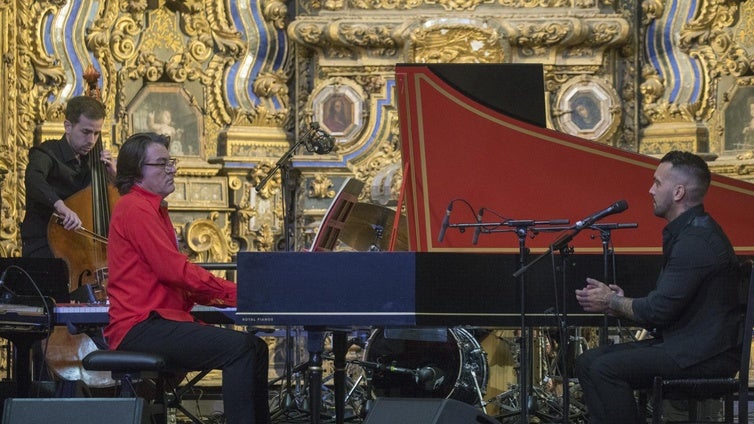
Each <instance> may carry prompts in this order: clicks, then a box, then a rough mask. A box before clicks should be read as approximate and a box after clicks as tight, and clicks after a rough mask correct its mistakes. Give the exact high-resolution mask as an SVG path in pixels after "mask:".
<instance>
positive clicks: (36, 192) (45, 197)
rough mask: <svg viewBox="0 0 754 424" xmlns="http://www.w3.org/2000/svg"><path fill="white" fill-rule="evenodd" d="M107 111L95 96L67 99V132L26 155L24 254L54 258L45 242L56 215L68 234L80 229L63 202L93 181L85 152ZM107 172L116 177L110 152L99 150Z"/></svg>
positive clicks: (100, 130)
mask: <svg viewBox="0 0 754 424" xmlns="http://www.w3.org/2000/svg"><path fill="white" fill-rule="evenodd" d="M104 121H105V107H104V106H103V105H102V103H101V102H100V101H98V100H96V99H95V98H93V97H87V96H80V97H74V98H72V99H71V100H69V101H68V104H67V105H66V110H65V122H64V127H65V134H64V135H63V137H61V138H60V139H58V140H47V141H45V142H43V143H41V144H40V145H39V146H35V147H32V148H31V150H30V151H29V164H28V165H27V167H26V175H25V184H26V215H25V216H24V221H23V223H22V224H21V240H22V241H23V248H22V255H23V256H26V257H38V258H39V257H47V258H51V257H53V254H52V251H51V250H50V246H49V245H48V242H47V223H48V222H49V221H50V218H51V217H52V214H53V213H57V214H58V215H59V216H60V217H61V219H62V224H63V226H64V227H65V229H67V230H76V229H78V228H79V227H81V219H80V218H79V216H78V214H76V212H74V211H73V210H71V209H70V208H69V207H68V206H67V205H66V204H65V201H64V200H65V199H67V198H68V197H70V196H71V195H73V194H75V193H76V192H78V191H80V190H82V189H84V188H86V187H88V186H89V185H90V184H91V182H92V175H91V169H90V166H89V152H90V151H91V150H92V148H93V147H94V145H95V143H96V142H97V140H98V139H99V137H100V134H101V133H102V125H103V123H104ZM100 160H102V161H103V163H104V164H105V167H106V169H107V172H108V174H110V175H111V176H113V177H114V176H115V163H114V161H113V160H112V154H111V153H110V152H109V151H107V150H102V152H101V155H100Z"/></svg>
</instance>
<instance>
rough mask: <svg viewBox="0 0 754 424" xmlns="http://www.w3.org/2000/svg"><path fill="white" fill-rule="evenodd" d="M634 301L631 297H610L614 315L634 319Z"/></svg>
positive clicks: (610, 305)
mask: <svg viewBox="0 0 754 424" xmlns="http://www.w3.org/2000/svg"><path fill="white" fill-rule="evenodd" d="M633 301H634V300H633V299H631V298H630V297H623V296H618V295H617V294H613V295H612V296H611V297H610V302H609V304H608V305H609V307H610V311H611V312H612V314H613V315H615V316H619V317H623V318H629V319H633V318H634V309H633V307H632V305H633Z"/></svg>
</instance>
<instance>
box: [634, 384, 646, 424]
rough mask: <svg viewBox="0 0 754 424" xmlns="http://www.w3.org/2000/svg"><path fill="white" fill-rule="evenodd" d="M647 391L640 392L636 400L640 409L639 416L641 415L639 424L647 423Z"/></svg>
mask: <svg viewBox="0 0 754 424" xmlns="http://www.w3.org/2000/svg"><path fill="white" fill-rule="evenodd" d="M647 406H648V404H647V390H639V394H638V396H637V399H636V407H637V408H638V409H639V410H638V411H636V412H637V414H638V415H639V422H641V423H646V422H647Z"/></svg>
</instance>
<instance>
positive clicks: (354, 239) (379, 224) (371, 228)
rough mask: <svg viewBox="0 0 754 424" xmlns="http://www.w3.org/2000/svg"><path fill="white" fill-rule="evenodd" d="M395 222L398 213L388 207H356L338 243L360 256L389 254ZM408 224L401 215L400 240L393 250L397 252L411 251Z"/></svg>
mask: <svg viewBox="0 0 754 424" xmlns="http://www.w3.org/2000/svg"><path fill="white" fill-rule="evenodd" d="M394 221H395V211H394V210H392V209H390V208H388V207H385V206H380V205H374V204H371V203H356V204H355V205H354V206H353V210H351V213H350V214H349V215H348V218H346V222H345V225H344V226H343V229H342V230H341V232H340V235H339V237H338V240H340V241H341V242H343V243H345V244H347V245H348V246H350V247H351V248H353V249H354V250H356V251H359V252H368V251H371V250H379V251H387V250H388V248H389V244H390V235H391V234H392V232H393V222H394ZM406 221H407V220H406V217H405V216H403V215H401V217H400V220H399V221H398V236H397V238H396V239H395V245H394V246H393V250H394V251H399V252H405V251H408V226H407V224H406Z"/></svg>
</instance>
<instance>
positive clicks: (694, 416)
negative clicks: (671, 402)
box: [687, 399, 699, 423]
mask: <svg viewBox="0 0 754 424" xmlns="http://www.w3.org/2000/svg"><path fill="white" fill-rule="evenodd" d="M687 403H688V408H689V421H690V422H692V423H695V422H697V421H699V402H698V401H697V400H696V399H689V400H688V401H687Z"/></svg>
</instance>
